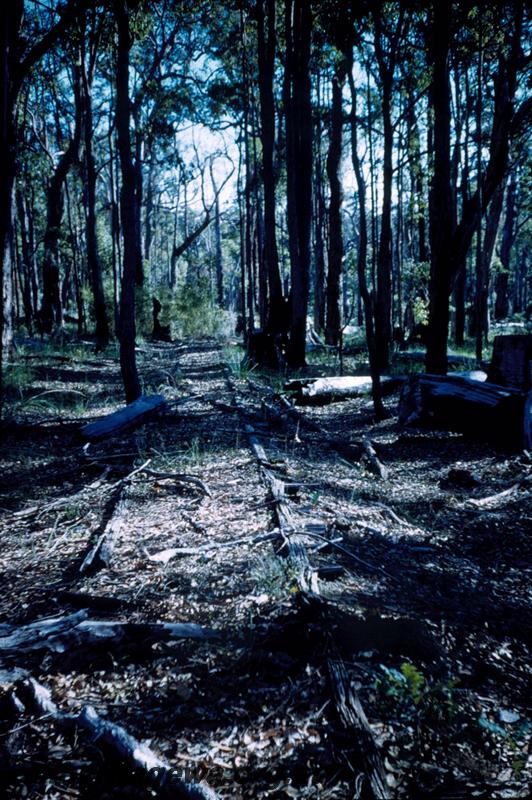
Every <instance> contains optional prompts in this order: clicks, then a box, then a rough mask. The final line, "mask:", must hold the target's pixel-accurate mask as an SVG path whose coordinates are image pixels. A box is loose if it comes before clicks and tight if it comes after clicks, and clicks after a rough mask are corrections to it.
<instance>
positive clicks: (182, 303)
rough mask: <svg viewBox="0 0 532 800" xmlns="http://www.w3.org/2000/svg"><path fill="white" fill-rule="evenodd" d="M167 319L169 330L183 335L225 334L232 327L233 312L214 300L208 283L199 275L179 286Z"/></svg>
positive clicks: (205, 335) (206, 335)
mask: <svg viewBox="0 0 532 800" xmlns="http://www.w3.org/2000/svg"><path fill="white" fill-rule="evenodd" d="M169 321H170V325H171V328H172V333H173V334H174V335H177V336H178V337H184V338H186V337H197V338H209V337H212V336H224V335H228V334H229V333H230V332H231V331H232V329H233V319H232V315H231V314H230V313H229V312H227V311H224V310H223V309H221V308H219V307H218V306H216V305H215V304H214V303H213V301H212V294H211V288H210V285H209V282H208V280H207V279H201V278H200V279H199V280H197V281H196V282H195V283H193V284H192V285H190V284H186V283H185V285H183V286H182V287H181V288H180V289H178V291H177V295H176V297H175V298H174V301H173V303H172V308H171V311H170V320H169Z"/></svg>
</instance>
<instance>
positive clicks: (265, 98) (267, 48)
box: [257, 0, 284, 335]
mask: <svg viewBox="0 0 532 800" xmlns="http://www.w3.org/2000/svg"><path fill="white" fill-rule="evenodd" d="M257 14H258V16H257V39H258V64H259V72H258V79H259V97H260V122H261V139H262V177H263V185H264V261H265V267H266V274H267V280H268V314H267V326H266V327H267V329H268V331H269V332H270V333H272V334H273V335H276V334H278V333H282V330H281V327H282V320H283V316H284V315H283V287H282V284H281V274H280V272H279V256H278V252H277V235H276V230H275V205H276V203H275V172H274V148H275V103H274V95H273V77H274V68H275V49H276V34H275V0H259V2H258V4H257Z"/></svg>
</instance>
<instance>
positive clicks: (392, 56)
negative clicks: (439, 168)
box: [373, 7, 404, 369]
mask: <svg viewBox="0 0 532 800" xmlns="http://www.w3.org/2000/svg"><path fill="white" fill-rule="evenodd" d="M403 17H404V9H403V7H401V10H400V12H399V19H398V21H397V25H396V29H395V31H394V33H393V36H391V37H389V47H388V51H387V52H385V48H384V31H383V10H382V8H379V9H378V10H376V11H374V12H373V24H374V28H375V55H376V57H377V64H378V67H379V77H380V84H381V87H380V88H381V103H382V123H383V134H384V138H383V175H382V215H381V230H380V240H379V251H378V256H377V302H376V306H375V312H376V316H375V326H376V336H377V347H378V354H379V364H380V367H381V368H382V369H385V368H386V367H388V365H389V362H390V345H391V341H392V321H391V315H392V181H393V165H392V155H393V124H392V89H393V80H394V73H395V66H396V62H397V55H398V47H399V41H400V38H401V35H402V29H403Z"/></svg>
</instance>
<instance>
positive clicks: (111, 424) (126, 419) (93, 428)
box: [81, 394, 166, 442]
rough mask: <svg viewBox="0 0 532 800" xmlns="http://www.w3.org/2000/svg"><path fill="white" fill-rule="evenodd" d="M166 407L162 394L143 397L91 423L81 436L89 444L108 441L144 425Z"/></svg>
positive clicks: (83, 429) (85, 427)
mask: <svg viewBox="0 0 532 800" xmlns="http://www.w3.org/2000/svg"><path fill="white" fill-rule="evenodd" d="M165 405H166V400H165V398H164V397H163V396H162V394H154V395H150V396H147V395H141V396H140V397H139V398H138V399H137V400H135V401H134V402H133V403H129V405H127V406H125V408H120V409H119V410H118V411H113V413H112V414H108V415H107V416H105V417H102V419H98V420H96V422H90V423H89V424H88V425H85V426H84V427H83V428H82V429H81V435H82V436H83V438H84V439H87V440H88V441H89V442H96V441H98V440H99V439H106V438H108V437H110V436H114V435H115V434H117V433H122V432H123V431H125V430H131V429H132V428H137V427H138V426H139V425H142V424H143V423H144V422H146V421H147V420H148V419H150V417H153V416H154V415H155V414H157V413H158V412H160V411H162V410H163V408H164V407H165Z"/></svg>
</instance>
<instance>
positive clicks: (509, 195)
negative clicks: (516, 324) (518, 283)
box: [494, 172, 517, 322]
mask: <svg viewBox="0 0 532 800" xmlns="http://www.w3.org/2000/svg"><path fill="white" fill-rule="evenodd" d="M516 187H517V180H516V176H515V172H513V173H512V175H511V178H510V182H509V184H508V190H507V192H506V207H505V216H504V226H503V229H502V241H501V268H500V270H499V272H498V273H497V277H496V279H495V314H494V316H495V319H496V321H497V322H501V321H502V320H503V319H506V318H507V317H508V312H509V302H508V283H509V279H510V254H511V251H512V246H513V243H514V238H515V196H516Z"/></svg>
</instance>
